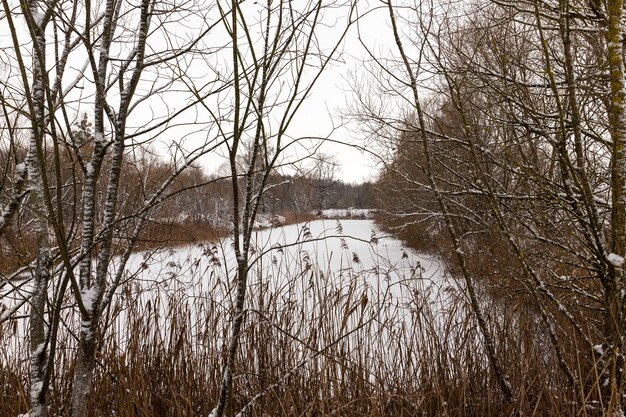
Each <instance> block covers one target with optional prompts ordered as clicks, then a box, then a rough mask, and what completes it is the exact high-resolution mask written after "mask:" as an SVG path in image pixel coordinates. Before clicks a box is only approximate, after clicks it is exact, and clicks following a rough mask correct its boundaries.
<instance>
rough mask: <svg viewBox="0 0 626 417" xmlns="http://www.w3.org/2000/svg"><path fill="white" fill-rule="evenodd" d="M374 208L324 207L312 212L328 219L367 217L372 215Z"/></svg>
mask: <svg viewBox="0 0 626 417" xmlns="http://www.w3.org/2000/svg"><path fill="white" fill-rule="evenodd" d="M374 212H375V210H371V209H356V208H354V207H349V208H347V209H326V210H319V211H317V212H315V213H314V214H316V215H318V216H321V217H324V218H328V219H350V218H362V219H367V218H369V217H371V216H372V214H373V213H374Z"/></svg>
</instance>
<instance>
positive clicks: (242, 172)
mask: <svg viewBox="0 0 626 417" xmlns="http://www.w3.org/2000/svg"><path fill="white" fill-rule="evenodd" d="M218 7H219V10H220V13H221V16H222V18H223V25H224V26H223V27H224V29H225V31H226V33H227V34H228V37H229V48H230V52H231V54H230V59H229V61H228V66H227V68H228V71H229V75H228V78H230V79H232V80H233V82H232V85H231V87H230V89H228V90H225V95H226V97H228V98H227V100H226V102H222V104H221V105H219V106H218V107H217V108H215V109H214V110H212V109H211V102H210V101H207V100H205V101H204V102H203V103H204V104H203V105H204V107H205V108H206V109H209V111H210V112H211V115H212V118H213V119H212V120H213V121H214V122H215V123H216V129H217V131H218V134H219V136H220V138H221V139H222V140H223V141H224V143H225V146H226V148H227V152H226V156H227V160H228V169H229V172H230V183H231V187H232V198H233V201H232V214H231V216H232V239H233V248H234V252H235V256H236V259H237V274H236V280H235V283H236V284H235V285H236V295H235V298H234V303H233V306H232V319H231V324H230V329H229V337H228V342H227V347H226V353H225V359H224V364H223V368H222V380H221V383H220V395H219V398H218V399H217V401H216V406H215V409H214V410H213V413H212V415H213V416H217V417H221V416H222V415H224V414H225V413H227V414H230V412H227V410H228V408H229V403H230V400H231V398H232V396H233V392H232V381H233V378H234V376H235V375H234V373H235V367H234V365H235V358H236V354H237V351H238V348H239V346H238V341H239V337H240V335H241V332H242V329H243V325H244V322H245V317H246V307H245V306H246V290H247V286H248V275H249V272H250V267H251V264H252V262H253V255H252V252H253V246H254V242H253V241H252V236H253V228H254V227H255V226H254V225H255V220H256V218H257V215H258V213H259V208H260V207H261V204H262V200H263V197H264V195H265V194H266V192H267V191H268V189H270V188H271V187H274V186H279V185H280V184H273V185H272V184H271V182H270V179H271V177H272V174H273V173H274V172H275V171H276V170H277V169H279V168H280V167H284V166H287V165H289V164H290V163H292V162H293V161H297V160H299V159H302V158H304V157H305V156H304V155H302V152H301V151H302V149H303V148H304V150H305V152H306V147H303V145H301V143H302V139H299V138H293V137H291V136H290V127H291V125H292V124H293V120H294V117H295V115H296V114H297V113H298V112H299V111H300V109H301V107H302V105H303V103H304V102H305V100H306V98H307V97H308V96H309V95H310V94H311V92H312V90H313V88H314V86H315V84H316V82H317V81H318V79H319V78H320V77H322V76H323V72H324V71H326V70H327V69H328V67H329V66H330V65H331V63H332V61H333V60H334V59H335V58H336V57H337V55H338V53H339V48H340V46H341V44H342V41H343V39H344V37H345V35H346V33H347V30H348V28H349V27H350V25H351V23H352V21H353V5H352V4H351V3H349V2H323V1H317V0H314V1H306V2H302V3H297V4H296V3H293V2H289V1H282V0H279V1H266V2H258V3H254V4H248V3H240V2H237V1H232V2H230V3H229V4H228V6H227V5H226V4H225V3H220V4H219V5H218ZM329 19H332V22H333V23H334V25H335V27H334V28H333V30H332V32H333V34H332V35H331V36H330V38H331V41H330V42H324V41H322V40H321V39H328V38H329V36H328V35H326V36H324V37H322V35H321V32H322V31H325V30H328V26H327V24H328V23H329V22H330V21H331V20H329ZM189 84H190V85H193V84H192V82H191V80H190V82H189ZM194 91H195V92H196V94H197V95H198V96H199V95H201V89H200V88H194ZM296 147H299V148H300V151H299V152H300V153H299V154H295V153H293V152H292V149H293V148H296ZM312 147H313V149H315V148H317V146H316V145H313V146H312ZM313 152H314V151H313ZM242 155H247V158H246V161H247V162H246V163H245V164H241V163H240V157H241V156H242Z"/></svg>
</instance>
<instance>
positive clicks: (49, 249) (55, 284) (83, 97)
mask: <svg viewBox="0 0 626 417" xmlns="http://www.w3.org/2000/svg"><path fill="white" fill-rule="evenodd" d="M203 10H204V11H203ZM207 10H210V8H206V9H196V8H195V5H194V4H192V3H191V2H189V3H185V4H182V5H174V4H169V3H160V2H155V1H151V0H144V1H142V2H140V3H138V4H136V3H129V2H124V1H115V0H107V1H104V2H102V3H91V2H87V3H86V4H84V5H83V4H80V3H79V2H65V1H61V2H52V3H49V2H40V1H37V0H33V1H31V2H21V3H20V4H19V6H17V5H16V4H14V3H12V2H10V1H9V0H4V1H3V11H4V20H3V22H2V23H3V25H5V29H6V30H7V33H9V34H10V35H11V42H10V44H9V45H3V47H4V48H5V51H7V54H8V55H9V56H11V57H12V58H13V59H14V60H15V62H16V64H15V65H14V67H12V68H11V71H14V72H15V73H16V74H17V75H18V76H19V81H15V82H14V81H13V80H10V81H7V82H6V83H5V84H4V87H5V90H4V91H5V93H4V94H3V96H2V109H3V110H4V114H3V116H4V118H5V121H7V122H8V121H10V120H11V118H16V119H19V121H18V122H15V125H20V123H23V121H25V123H28V130H29V131H30V140H29V146H28V156H27V158H26V161H25V163H19V164H17V165H16V167H15V175H16V179H15V181H14V192H13V194H14V196H13V198H12V199H11V201H9V203H8V204H7V205H6V206H5V207H3V216H2V221H1V222H0V230H2V231H4V230H5V229H6V227H7V225H8V224H9V222H10V221H11V218H12V217H14V213H15V212H16V210H17V209H18V207H19V206H20V205H21V204H25V205H27V206H28V208H29V209H30V211H31V212H32V213H33V216H34V224H35V233H36V236H37V250H36V253H37V256H36V259H35V261H34V262H35V264H34V272H33V277H32V279H31V282H32V284H31V285H32V290H31V294H30V295H29V296H28V297H27V298H25V300H24V301H25V302H28V304H29V306H30V319H29V326H30V330H29V336H30V368H31V372H30V415H31V416H45V415H46V414H47V410H46V396H47V390H48V386H49V383H50V379H51V378H52V377H53V374H54V369H53V365H54V355H55V345H56V335H57V332H58V330H59V326H60V311H61V309H62V308H66V305H65V304H64V303H65V300H66V297H65V294H66V292H67V291H68V290H69V289H71V291H72V293H73V298H74V300H75V303H76V304H75V305H76V306H77V308H78V313H79V315H80V322H81V325H80V329H79V332H78V339H79V340H78V342H77V343H78V344H77V352H78V356H77V359H76V367H75V369H76V371H75V373H74V381H73V384H72V399H71V402H72V406H71V408H72V415H74V416H85V415H87V410H88V405H89V401H88V398H89V396H88V394H89V391H90V386H91V381H92V377H93V371H94V367H95V364H96V357H95V356H96V350H97V348H98V340H99V339H98V334H100V333H101V332H102V331H103V329H102V327H101V320H100V319H101V316H102V314H103V311H104V309H105V308H106V306H107V305H108V303H110V301H111V298H112V296H113V294H114V293H115V291H116V289H117V287H118V286H119V285H120V282H121V279H122V277H123V272H124V268H125V264H126V261H127V260H128V258H129V256H130V254H131V251H132V250H133V248H134V247H135V245H136V243H137V240H138V238H139V236H140V233H141V231H142V228H143V225H144V223H145V221H146V219H148V218H149V216H150V214H151V213H153V212H154V209H155V208H156V207H157V206H158V205H159V204H160V203H162V202H163V200H164V199H165V198H166V196H167V192H166V191H167V190H168V187H169V186H170V185H171V184H172V182H173V181H174V180H175V178H176V177H177V176H178V175H179V174H180V173H181V172H183V170H184V169H186V168H187V167H188V166H190V165H191V164H192V163H193V162H194V161H195V160H196V159H197V158H199V157H200V156H201V155H203V154H205V153H207V152H209V151H210V150H212V149H214V148H215V147H216V144H215V143H210V142H202V143H200V144H197V145H196V146H195V147H193V148H189V149H187V150H184V151H182V150H181V151H180V152H178V151H177V154H176V155H175V157H176V159H177V160H176V165H175V169H173V170H172V172H171V175H169V176H168V177H167V178H166V179H164V180H163V181H162V182H161V183H160V185H159V186H157V187H156V188H151V189H150V188H148V187H147V186H146V187H145V189H144V192H145V195H146V198H145V201H144V202H143V203H142V204H140V205H139V207H135V209H134V211H133V212H132V213H128V212H125V213H123V214H124V215H123V216H122V215H121V212H120V201H122V200H123V199H125V197H126V196H124V195H122V194H121V190H122V188H121V184H123V182H124V179H123V178H122V175H123V166H124V163H125V160H126V159H127V158H128V157H129V155H131V153H130V152H129V151H130V150H131V149H132V148H133V147H134V146H137V143H141V142H142V141H146V140H154V137H155V136H156V135H158V134H159V133H162V132H163V131H166V130H167V129H168V128H169V126H170V124H171V123H172V120H173V119H174V118H175V117H178V116H181V115H184V112H185V111H186V110H187V109H189V108H190V107H191V106H192V105H193V104H194V103H195V102H197V99H196V98H193V97H188V98H187V100H185V99H182V100H180V103H181V104H180V106H179V108H178V109H176V110H174V109H171V108H168V107H167V106H163V105H159V103H163V100H164V97H165V95H166V94H167V93H168V92H170V91H173V90H174V91H176V89H175V85H176V80H177V78H178V77H179V76H178V73H179V72H180V71H183V72H184V71H185V69H186V68H185V67H184V66H183V65H184V63H185V61H180V60H179V58H180V57H181V56H184V55H185V54H189V53H190V51H192V50H193V48H195V46H196V45H197V44H198V42H199V40H200V39H202V38H203V37H204V36H205V35H206V34H207V33H208V32H209V31H210V30H211V28H212V27H213V26H214V25H215V22H213V26H211V24H209V23H207V22H206V21H205V20H204V19H203V16H204V14H205V13H206V11H207ZM184 18H190V19H195V20H194V22H195V24H197V26H196V27H194V28H193V29H189V28H186V27H183V28H181V30H180V36H173V34H172V33H170V32H169V25H170V24H171V23H172V22H177V21H179V19H184ZM20 19H23V20H20ZM218 20H219V19H218ZM23 39H28V42H26V43H24V41H23ZM172 63H174V64H172ZM176 92H177V93H179V92H178V91H176ZM204 93H205V94H211V91H208V90H207V91H205V92H204ZM20 97H23V98H24V100H23V101H22V100H20ZM155 104H156V106H155ZM78 108H80V109H81V111H88V112H89V114H90V115H91V117H93V133H92V134H91V135H82V136H80V135H76V134H75V131H74V129H73V123H74V120H76V118H77V117H78V112H77V109H78ZM146 108H148V109H150V108H152V114H153V118H152V119H151V120H148V121H147V122H146V121H145V120H141V118H137V117H138V113H139V111H140V110H142V109H146ZM155 108H157V110H156V111H155ZM87 109H89V110H87ZM142 123H145V124H144V125H142ZM20 126H21V125H20ZM135 126H141V127H135ZM79 136H80V137H79ZM176 149H179V148H176ZM68 164H69V169H71V172H72V174H71V175H69V177H68V176H67V175H66V174H65V172H63V171H64V170H65V168H67V166H68ZM25 173H28V178H27V181H28V188H27V191H25V190H24V187H25V186H24V185H23V183H24V181H25V179H24V175H25ZM68 190H73V191H71V193H73V195H74V201H76V202H77V204H78V205H79V206H80V210H77V212H78V216H77V217H78V218H77V219H76V218H74V216H69V218H71V222H70V224H66V223H65V221H66V219H67V218H68V216H67V214H68V210H70V208H68V204H67V193H68ZM26 198H27V200H26ZM71 210H72V213H76V211H74V209H73V207H72V208H71ZM128 227H131V230H132V232H131V233H130V234H129V235H124V234H122V233H121V232H120V231H121V230H123V229H124V228H128ZM122 237H124V238H123V239H122ZM114 255H116V256H119V257H120V262H119V263H118V268H117V269H116V270H115V271H113V272H112V271H111V270H110V265H111V259H112V257H113V256H114ZM6 316H7V317H8V314H7V315H6ZM4 318H5V314H3V319H4Z"/></svg>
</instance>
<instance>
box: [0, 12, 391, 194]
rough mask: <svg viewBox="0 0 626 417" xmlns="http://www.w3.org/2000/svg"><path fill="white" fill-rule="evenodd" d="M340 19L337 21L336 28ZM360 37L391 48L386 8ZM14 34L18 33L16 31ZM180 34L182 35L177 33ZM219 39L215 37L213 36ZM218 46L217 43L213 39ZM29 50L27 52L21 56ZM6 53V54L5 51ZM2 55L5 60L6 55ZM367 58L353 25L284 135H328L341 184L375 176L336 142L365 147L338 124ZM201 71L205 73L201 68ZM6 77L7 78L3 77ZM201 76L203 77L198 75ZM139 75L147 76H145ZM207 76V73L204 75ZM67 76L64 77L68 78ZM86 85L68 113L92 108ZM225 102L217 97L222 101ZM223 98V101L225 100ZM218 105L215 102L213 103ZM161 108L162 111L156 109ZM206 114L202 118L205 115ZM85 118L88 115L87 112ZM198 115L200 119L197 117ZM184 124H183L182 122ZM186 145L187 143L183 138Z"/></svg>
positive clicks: (171, 103) (75, 66)
mask: <svg viewBox="0 0 626 417" xmlns="http://www.w3.org/2000/svg"><path fill="white" fill-rule="evenodd" d="M380 5H381V3H379V2H376V1H374V0H371V3H370V2H368V1H362V2H360V3H359V10H360V13H361V14H362V13H363V12H364V11H366V10H369V9H370V8H371V7H380ZM15 20H16V22H18V23H20V24H22V25H23V23H24V21H23V17H21V16H19V17H17V16H16V19H15ZM342 22H343V21H341V20H339V19H338V26H339V25H341V23H342ZM359 27H360V33H361V35H362V36H363V40H364V42H365V43H366V44H367V45H368V46H369V47H370V48H371V49H372V50H373V51H375V52H377V53H378V52H380V53H381V54H383V55H386V54H387V53H388V50H389V48H390V47H391V45H393V39H392V36H391V34H390V30H389V28H388V23H387V19H386V16H385V10H384V9H383V10H375V11H374V12H373V13H369V14H367V16H365V17H364V18H362V20H361V21H360V23H359ZM5 29H6V25H4V24H3V25H2V27H1V28H0V47H2V48H0V49H2V50H3V51H5V53H6V51H7V48H6V47H7V46H8V47H9V49H8V50H10V48H11V39H10V36H8V33H7V32H6V31H5ZM186 29H189V30H191V31H193V30H195V29H197V28H195V27H194V25H193V24H189V26H187V27H186ZM18 30H19V29H18ZM21 30H23V32H21V33H20V34H19V37H20V38H22V39H24V40H26V39H28V36H27V34H26V33H27V32H26V31H25V29H24V27H23V26H22V29H21ZM340 30H341V28H339V27H337V28H328V30H325V31H324V32H322V33H323V35H322V36H320V39H319V41H320V42H321V43H323V42H330V43H332V42H333V41H334V39H333V37H335V38H336V37H337V33H338V31H340ZM182 32H184V31H181V33H182ZM324 34H326V36H328V39H323V37H324ZM218 37H219V35H218ZM217 42H219V41H217ZM24 51H25V52H24V53H25V54H29V48H28V47H25V48H24ZM26 51H28V52H26ZM8 55H11V53H10V52H9V53H8ZM8 55H3V56H4V57H5V58H9V59H10V57H9V56H8ZM365 56H366V52H365V50H364V48H363V47H362V45H361V44H360V42H359V40H358V34H357V27H356V25H355V26H353V27H352V29H351V30H350V32H349V33H348V35H347V38H346V40H345V45H344V47H343V49H342V54H341V55H340V56H339V57H338V58H339V59H338V62H336V63H334V64H333V65H332V66H331V67H329V68H327V70H326V71H325V72H324V73H323V74H322V76H321V78H320V79H319V80H318V82H317V84H316V86H315V87H314V89H313V91H312V94H311V96H310V97H308V98H307V100H306V101H305V104H304V105H303V106H302V107H301V108H300V110H299V113H298V114H297V115H296V118H295V119H294V121H293V123H292V125H291V129H290V131H289V134H290V135H291V136H292V137H308V136H311V137H327V136H328V137H330V138H331V139H333V140H334V142H333V143H332V144H331V143H327V144H325V145H323V147H322V148H321V151H322V152H324V153H325V154H327V155H330V156H333V157H334V158H336V160H337V161H338V162H339V164H340V171H339V176H340V178H341V179H342V180H344V181H346V182H362V181H368V180H373V179H374V178H375V175H376V169H375V165H376V164H375V163H374V161H373V159H372V158H371V157H370V156H368V155H367V154H366V153H363V152H361V151H358V150H357V149H355V148H352V147H350V146H347V145H340V144H339V143H337V142H345V143H353V144H355V145H357V146H366V145H365V142H366V141H365V137H364V134H363V133H362V132H359V126H357V125H354V124H349V123H348V124H346V125H344V126H341V124H342V121H341V117H340V115H341V113H345V112H346V111H347V108H348V106H349V103H350V101H351V100H352V92H351V91H350V80H351V75H350V74H354V73H359V71H360V70H361V68H362V66H363V64H362V59H363V58H364V57H365ZM72 59H73V61H71V65H70V67H71V68H72V69H71V70H69V71H68V73H72V72H74V73H75V74H79V73H80V69H81V68H82V67H83V65H84V62H85V55H84V53H83V54H82V55H81V53H80V51H77V52H76V53H75V54H74V58H72ZM205 71H206V70H205ZM86 74H87V79H90V78H91V77H89V75H88V74H89V70H87V72H86ZM5 75H6V74H5ZM16 75H17V74H9V76H16ZM203 75H205V74H203ZM144 76H146V77H149V76H150V74H146V73H144ZM208 76H209V77H210V74H209V75H208ZM71 77H72V76H69V77H66V78H69V79H71ZM89 84H90V83H89V82H81V83H80V84H79V86H80V87H81V89H79V90H77V93H76V94H75V95H74V97H73V98H70V97H68V99H67V101H66V103H70V104H69V106H70V109H73V110H74V111H75V112H76V114H77V115H79V114H81V113H83V112H87V113H88V114H90V111H92V109H93V103H92V102H93V97H92V94H93V93H92V92H90V91H88V89H89ZM171 97H172V95H168V96H167V98H165V99H162V100H160V101H157V102H151V103H149V104H146V105H143V106H144V107H142V108H141V109H139V111H137V114H136V115H135V116H133V119H134V121H133V123H131V124H133V125H135V126H142V125H144V124H147V123H149V122H151V121H152V120H154V118H156V117H158V113H159V112H160V111H163V110H162V109H163V108H165V107H168V108H169V110H172V109H173V108H176V107H178V108H181V107H182V106H183V103H182V102H178V103H177V102H176V100H173V99H172V98H171ZM223 99H224V98H223V97H222V98H220V100H223ZM226 100H228V98H226ZM218 103H219V102H218ZM159 107H161V109H160V108H159ZM204 116H206V115H204ZM90 117H92V115H91V114H90ZM196 117H197V113H196V112H195V111H194V112H189V113H188V114H187V115H186V116H185V119H186V120H187V121H188V120H193V119H194V118H196ZM201 117H202V115H201ZM181 124H183V123H181ZM193 130H194V127H193V126H186V127H184V128H183V127H180V128H171V129H169V130H167V131H166V133H165V134H163V135H162V137H160V138H159V141H161V142H168V141H171V140H177V138H178V139H180V138H181V137H185V136H187V135H189V134H190V133H191V132H193ZM202 134H203V133H195V135H197V136H200V137H201V136H202ZM187 140H188V143H191V142H192V141H191V140H189V137H188V138H187ZM203 161H204V162H203V165H204V166H205V167H207V170H208V171H211V170H215V168H216V167H217V166H218V165H219V164H220V162H218V161H217V160H215V157H212V158H211V157H210V158H204V159H203Z"/></svg>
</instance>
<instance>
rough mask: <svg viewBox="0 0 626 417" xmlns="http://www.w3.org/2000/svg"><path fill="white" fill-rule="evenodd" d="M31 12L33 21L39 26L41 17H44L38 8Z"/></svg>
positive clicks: (41, 20)
mask: <svg viewBox="0 0 626 417" xmlns="http://www.w3.org/2000/svg"><path fill="white" fill-rule="evenodd" d="M32 14H33V20H34V21H35V24H36V25H37V26H40V25H41V23H42V22H43V17H44V15H43V13H41V12H40V11H39V10H33V12H32Z"/></svg>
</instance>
